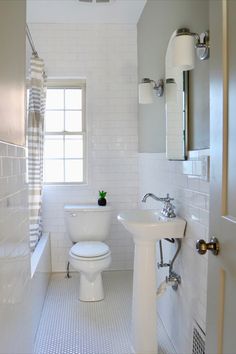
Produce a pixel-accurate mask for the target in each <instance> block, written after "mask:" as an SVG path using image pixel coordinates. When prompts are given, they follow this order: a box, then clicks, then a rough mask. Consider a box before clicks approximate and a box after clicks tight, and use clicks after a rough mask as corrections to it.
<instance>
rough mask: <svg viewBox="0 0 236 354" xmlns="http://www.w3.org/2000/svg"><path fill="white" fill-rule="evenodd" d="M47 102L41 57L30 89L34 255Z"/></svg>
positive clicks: (35, 61)
mask: <svg viewBox="0 0 236 354" xmlns="http://www.w3.org/2000/svg"><path fill="white" fill-rule="evenodd" d="M45 102H46V76H45V73H44V62H43V60H42V59H40V58H38V57H32V58H31V61H30V89H29V107H28V128H27V145H28V184H29V227H30V230H29V233H30V248H31V250H32V251H33V250H34V249H35V246H36V244H37V242H38V241H39V239H40V237H41V234H42V222H41V205H42V187H43V142H44V113H45Z"/></svg>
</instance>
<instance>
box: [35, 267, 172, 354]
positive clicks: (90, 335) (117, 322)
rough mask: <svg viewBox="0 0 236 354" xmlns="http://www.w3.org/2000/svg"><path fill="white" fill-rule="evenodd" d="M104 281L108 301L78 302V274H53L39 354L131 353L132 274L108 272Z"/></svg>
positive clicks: (40, 331) (37, 348)
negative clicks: (68, 275) (69, 275)
mask: <svg viewBox="0 0 236 354" xmlns="http://www.w3.org/2000/svg"><path fill="white" fill-rule="evenodd" d="M103 281H104V290H105V294H106V297H105V300H104V301H100V302H94V303H85V302H80V301H79V300H78V288H79V275H78V274H77V273H73V274H72V278H71V279H66V278H65V274H61V273H57V274H53V275H52V278H51V282H50V285H49V289H48V293H47V297H46V300H45V304H44V309H43V313H42V317H41V321H40V324H39V328H38V332H37V336H36V340H35V348H34V353H35V354H130V353H131V338H130V332H131V331H130V328H131V303H132V272H129V271H113V272H104V273H103ZM159 353H160V354H161V353H164V352H163V351H162V350H159ZM169 353H170V352H169ZM169 353H168V354H169Z"/></svg>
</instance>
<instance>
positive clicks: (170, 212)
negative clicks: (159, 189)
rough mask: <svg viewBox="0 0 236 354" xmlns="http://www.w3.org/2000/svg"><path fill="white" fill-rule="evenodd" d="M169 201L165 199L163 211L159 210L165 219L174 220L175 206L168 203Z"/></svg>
mask: <svg viewBox="0 0 236 354" xmlns="http://www.w3.org/2000/svg"><path fill="white" fill-rule="evenodd" d="M170 200H173V198H172V199H170V198H168V199H166V201H165V202H164V206H163V209H162V210H161V214H162V215H164V216H166V217H167V218H175V217H176V214H175V210H174V209H175V206H174V205H173V204H172V203H171V202H170Z"/></svg>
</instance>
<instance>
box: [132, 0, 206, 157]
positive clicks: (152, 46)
mask: <svg viewBox="0 0 236 354" xmlns="http://www.w3.org/2000/svg"><path fill="white" fill-rule="evenodd" d="M181 27H188V28H189V29H190V30H191V31H192V32H198V33H201V32H203V31H205V30H207V29H208V28H209V19H208V0H201V1H199V0H148V1H147V4H146V6H145V8H144V11H143V13H142V16H141V18H140V20H139V23H138V66H139V68H138V77H139V81H140V80H141V79H142V78H143V77H150V78H151V79H154V80H157V79H160V78H164V73H165V52H166V48H167V45H168V41H169V39H170V36H171V34H172V33H173V32H174V30H176V29H177V28H181ZM208 68H209V60H207V61H204V62H200V61H198V59H196V68H195V69H194V70H193V71H191V74H190V117H189V118H190V119H189V150H195V149H203V148H207V147H209V80H208ZM139 151H140V152H165V99H164V97H162V98H155V100H154V103H153V104H150V105H139Z"/></svg>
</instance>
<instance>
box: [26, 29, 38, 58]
mask: <svg viewBox="0 0 236 354" xmlns="http://www.w3.org/2000/svg"><path fill="white" fill-rule="evenodd" d="M26 36H27V38H28V41H29V44H30V46H31V49H32V54H33V55H34V56H35V57H36V58H38V57H39V55H38V52H37V50H36V49H35V46H34V41H33V38H32V36H31V33H30V30H29V27H28V25H27V24H26Z"/></svg>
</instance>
